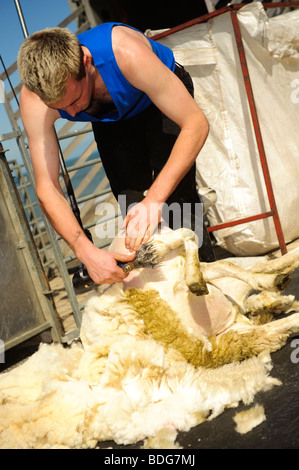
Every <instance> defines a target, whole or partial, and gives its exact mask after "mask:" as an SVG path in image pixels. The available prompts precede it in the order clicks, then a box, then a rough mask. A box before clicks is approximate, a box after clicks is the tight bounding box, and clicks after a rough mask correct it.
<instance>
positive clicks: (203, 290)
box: [188, 282, 209, 296]
mask: <svg viewBox="0 0 299 470" xmlns="http://www.w3.org/2000/svg"><path fill="white" fill-rule="evenodd" d="M188 288H189V290H190V292H192V294H194V295H197V296H199V295H206V294H208V293H209V291H208V288H207V285H206V283H205V282H204V283H199V282H194V283H193V284H190V285H189V286H188Z"/></svg>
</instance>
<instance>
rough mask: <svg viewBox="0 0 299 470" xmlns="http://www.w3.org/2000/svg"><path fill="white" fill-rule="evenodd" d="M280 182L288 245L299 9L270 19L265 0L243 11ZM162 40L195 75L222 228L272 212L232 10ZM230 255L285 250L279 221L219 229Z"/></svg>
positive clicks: (294, 216)
mask: <svg viewBox="0 0 299 470" xmlns="http://www.w3.org/2000/svg"><path fill="white" fill-rule="evenodd" d="M237 15H238V19H239V22H240V29H241V33H242V38H243V43H244V48H245V52H246V58H247V63H248V68H249V73H250V78H251V84H252V89H253V94H254V98H255V103H256V107H257V113H258V117H259V123H260V128H261V133H262V138H263V143H264V148H265V153H266V156H267V161H268V166H269V171H270V176H271V180H272V186H273V190H274V194H275V198H276V204H277V208H278V213H279V217H280V221H281V225H282V229H283V233H284V236H285V240H286V242H287V243H288V242H291V241H293V240H294V239H296V238H298V237H299V183H298V180H299V119H298V118H299V9H297V10H295V11H293V12H289V13H285V14H283V15H280V16H277V17H274V18H270V19H269V18H268V16H267V14H266V12H265V11H264V9H263V6H262V4H261V3H260V2H255V3H252V4H249V5H246V6H244V8H242V9H240V10H239V11H238V13H237ZM159 41H160V42H161V43H163V44H165V45H167V46H169V47H170V48H172V49H173V51H174V53H175V57H176V60H177V61H178V62H179V63H181V64H182V65H184V66H186V69H187V70H188V71H189V73H190V74H191V75H192V77H193V80H194V84H195V98H196V100H197V102H198V104H199V106H200V107H201V109H202V110H203V111H204V112H205V114H206V116H207V118H208V120H209V123H210V134H209V137H208V140H207V142H206V144H205V146H204V148H203V149H202V151H201V152H200V155H199V157H198V159H197V169H198V174H197V177H198V183H199V185H200V186H208V187H210V188H213V189H215V190H216V193H217V197H218V200H217V203H216V205H215V206H214V208H211V209H209V213H208V216H209V220H210V224H211V225H212V226H213V225H217V224H219V223H223V222H230V221H233V220H237V219H240V218H244V217H250V216H254V215H257V214H261V213H264V212H267V211H269V210H270V206H269V202H268V196H267V192H266V187H265V182H264V177H263V173H262V169H261V163H260V157H259V152H258V148H257V144H256V137H255V133H254V128H253V126H252V122H251V114H250V109H249V105H248V100H247V95H246V90H245V85H244V79H243V74H242V70H241V67H240V61H239V55H238V51H237V47H236V41H235V36H234V30H233V26H232V22H231V15H230V12H227V13H224V14H221V15H219V16H216V17H214V18H213V19H211V20H209V21H208V22H207V23H202V24H196V25H194V26H190V27H188V28H185V29H183V30H181V31H178V32H175V33H171V34H169V35H168V36H166V37H164V38H163V39H160V40H159ZM214 234H215V236H216V238H217V241H218V243H219V245H220V246H222V247H224V248H226V249H227V250H229V251H230V252H232V253H234V254H236V255H240V256H244V255H259V254H262V253H265V252H268V251H270V250H272V249H274V248H277V247H278V240H277V235H276V232H275V228H274V223H273V218H272V217H269V218H265V219H262V220H257V221H256V220H255V221H253V222H250V223H246V224H242V225H237V226H234V227H230V228H226V229H222V230H218V231H217V232H214Z"/></svg>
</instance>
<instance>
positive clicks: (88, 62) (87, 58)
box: [83, 54, 92, 70]
mask: <svg viewBox="0 0 299 470" xmlns="http://www.w3.org/2000/svg"><path fill="white" fill-rule="evenodd" d="M83 64H84V67H85V70H88V69H89V67H90V65H91V64H92V58H91V57H90V56H89V55H87V54H83Z"/></svg>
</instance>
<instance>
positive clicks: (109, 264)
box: [81, 246, 136, 284]
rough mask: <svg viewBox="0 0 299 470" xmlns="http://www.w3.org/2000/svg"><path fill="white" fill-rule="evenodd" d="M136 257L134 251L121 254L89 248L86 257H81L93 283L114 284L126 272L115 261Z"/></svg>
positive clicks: (121, 279) (121, 278)
mask: <svg viewBox="0 0 299 470" xmlns="http://www.w3.org/2000/svg"><path fill="white" fill-rule="evenodd" d="M135 257H136V255H135V253H132V254H130V255H121V254H119V253H114V252H111V251H107V250H101V249H98V248H96V247H95V246H94V247H93V249H89V253H88V257H84V259H83V258H81V261H82V262H83V264H84V265H85V267H86V269H87V271H88V274H89V276H90V277H91V279H92V280H93V281H94V283H95V284H114V283H115V282H122V281H123V280H124V279H125V278H126V277H127V274H125V273H124V272H123V270H122V269H121V268H120V267H119V266H118V265H117V261H121V262H124V263H126V262H129V261H133V259H134V258H135Z"/></svg>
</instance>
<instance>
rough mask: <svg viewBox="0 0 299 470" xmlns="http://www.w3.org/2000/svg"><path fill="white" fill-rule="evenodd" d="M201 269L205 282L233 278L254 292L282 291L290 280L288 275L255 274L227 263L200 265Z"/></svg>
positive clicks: (216, 262) (218, 262) (217, 262)
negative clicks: (245, 284) (244, 283)
mask: <svg viewBox="0 0 299 470" xmlns="http://www.w3.org/2000/svg"><path fill="white" fill-rule="evenodd" d="M201 269H202V272H203V276H204V278H205V280H206V282H211V281H213V280H215V279H218V278H221V277H233V278H236V279H240V280H241V281H244V282H246V283H247V284H249V285H250V286H251V287H252V288H253V289H256V290H283V289H285V287H286V286H287V284H288V283H289V282H290V280H291V279H290V277H289V276H288V274H276V273H274V274H270V273H264V272H258V273H256V272H253V271H250V270H246V269H242V268H240V267H239V266H236V265H234V264H233V263H229V262H228V261H215V262H214V263H207V264H202V265H201Z"/></svg>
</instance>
